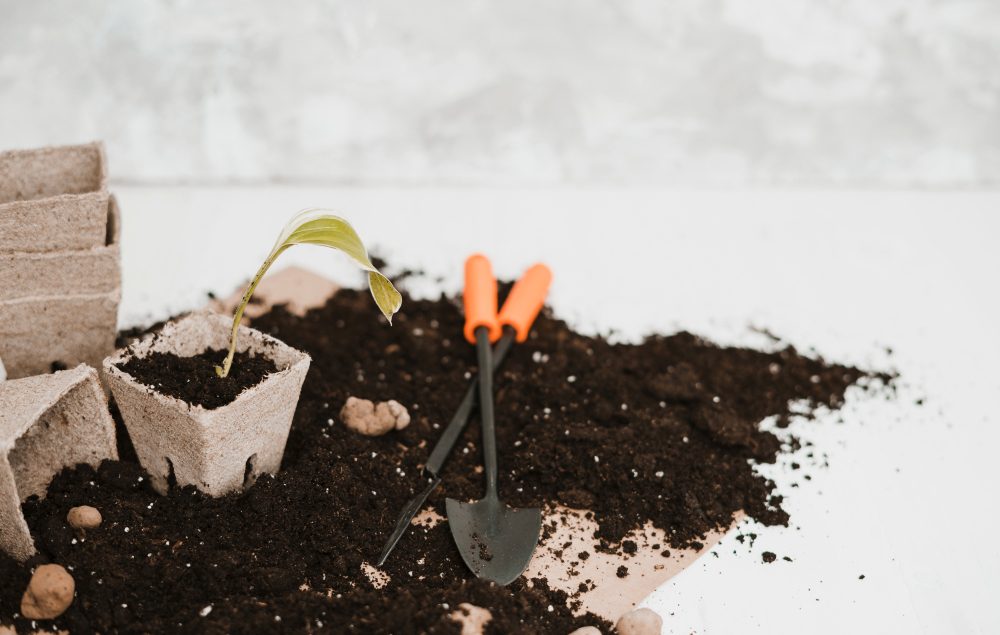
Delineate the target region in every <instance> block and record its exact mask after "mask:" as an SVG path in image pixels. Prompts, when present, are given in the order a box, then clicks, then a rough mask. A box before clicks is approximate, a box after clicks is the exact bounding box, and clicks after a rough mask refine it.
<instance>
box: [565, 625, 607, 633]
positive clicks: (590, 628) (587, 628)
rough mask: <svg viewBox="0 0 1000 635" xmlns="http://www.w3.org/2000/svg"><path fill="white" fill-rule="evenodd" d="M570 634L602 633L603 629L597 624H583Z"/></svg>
mask: <svg viewBox="0 0 1000 635" xmlns="http://www.w3.org/2000/svg"><path fill="white" fill-rule="evenodd" d="M569 635H601V629H599V628H597V627H596V626H582V627H580V628H578V629H576V630H575V631H573V632H572V633H570V634H569Z"/></svg>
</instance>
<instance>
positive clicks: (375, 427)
mask: <svg viewBox="0 0 1000 635" xmlns="http://www.w3.org/2000/svg"><path fill="white" fill-rule="evenodd" d="M340 418H341V419H342V420H343V422H344V425H345V426H347V427H348V428H349V429H351V430H354V431H355V432H358V433H360V434H363V435H366V436H369V437H378V436H382V435H383V434H385V433H386V432H388V431H389V430H392V428H393V426H394V423H395V422H394V421H392V420H386V419H385V418H381V419H380V418H379V417H376V416H375V403H374V402H372V401H370V400H368V399H358V398H357V397H348V398H347V401H346V402H345V403H344V407H343V408H342V409H341V410H340Z"/></svg>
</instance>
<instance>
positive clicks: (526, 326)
mask: <svg viewBox="0 0 1000 635" xmlns="http://www.w3.org/2000/svg"><path fill="white" fill-rule="evenodd" d="M550 284H552V271H551V270H550V269H549V268H548V267H546V266H545V265H543V264H542V263H538V264H536V265H533V266H532V267H531V268H530V269H528V270H527V271H525V272H524V275H523V276H521V279H520V280H518V281H517V282H516V283H514V288H513V289H511V290H510V294H509V295H508V296H507V300H506V301H505V302H504V303H503V308H502V309H500V315H499V316H498V320H499V322H500V325H501V326H509V327H511V328H513V329H514V331H515V332H516V333H517V341H518V342H523V341H524V340H526V339H528V332H529V331H530V330H531V325H532V323H533V322H534V321H535V318H536V317H538V312H539V311H541V310H542V305H544V304H545V296H547V295H548V293H549V285H550Z"/></svg>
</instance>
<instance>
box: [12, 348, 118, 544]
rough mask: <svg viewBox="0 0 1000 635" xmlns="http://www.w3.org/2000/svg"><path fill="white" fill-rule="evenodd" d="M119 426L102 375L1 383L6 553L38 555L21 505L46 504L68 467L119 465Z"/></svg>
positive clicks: (79, 371) (81, 370)
mask: <svg viewBox="0 0 1000 635" xmlns="http://www.w3.org/2000/svg"><path fill="white" fill-rule="evenodd" d="M117 458H118V448H117V445H116V443H115V424H114V421H113V420H112V419H111V415H110V414H109V413H108V402H107V398H106V397H105V396H104V389H103V388H102V387H101V384H100V382H99V381H98V378H97V371H96V370H95V369H93V368H91V367H90V366H86V365H84V364H81V365H79V366H77V367H76V368H73V369H71V370H64V371H60V372H55V373H50V374H46V375H38V376H37V377H26V378H24V379H10V380H7V381H4V382H0V551H5V552H6V553H8V554H9V555H11V556H13V557H14V558H17V559H18V560H25V559H27V558H29V557H30V556H31V555H33V554H34V553H35V546H34V543H33V542H32V540H31V533H30V532H29V531H28V525H27V524H26V523H25V521H24V516H22V515H21V503H23V502H24V501H25V500H27V499H28V498H29V497H30V496H38V497H40V498H44V497H45V494H46V490H47V489H48V486H49V482H50V481H51V480H52V477H54V476H55V475H56V474H58V473H59V472H60V471H61V470H62V469H63V468H65V467H72V466H74V465H77V464H79V463H87V464H90V465H91V466H93V467H95V468H96V467H97V466H98V465H100V463H101V461H103V460H104V459H117Z"/></svg>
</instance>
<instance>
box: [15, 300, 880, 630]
mask: <svg viewBox="0 0 1000 635" xmlns="http://www.w3.org/2000/svg"><path fill="white" fill-rule="evenodd" d="M506 288H507V287H505V289H506ZM253 325H254V327H255V328H258V329H260V330H262V331H264V332H267V333H270V334H272V335H274V336H275V337H277V338H279V339H281V340H283V341H284V342H286V343H287V344H289V345H291V346H293V347H296V348H299V349H301V350H304V351H306V352H308V353H309V354H310V355H311V356H312V358H313V362H312V367H311V369H310V371H309V375H308V377H307V378H306V381H305V385H304V387H303V389H302V396H301V400H300V403H299V406H298V410H297V412H296V415H295V421H294V424H293V426H292V430H291V434H290V436H289V439H288V446H287V450H286V453H285V457H284V462H283V465H282V471H281V472H280V473H279V474H278V475H276V476H274V477H270V476H265V477H262V478H261V479H260V480H258V481H257V484H256V485H255V486H254V487H252V488H251V489H250V490H248V491H247V492H246V493H244V494H241V495H233V496H229V497H226V498H222V499H211V498H208V497H206V496H204V495H202V494H200V493H198V492H197V491H195V490H194V489H192V488H187V489H184V490H177V489H176V488H175V489H174V490H172V491H171V492H170V494H169V495H168V496H165V497H163V496H158V495H157V494H155V493H154V492H153V491H152V489H151V488H150V487H149V482H148V479H146V478H145V477H144V474H143V471H142V470H141V468H140V467H139V466H138V464H137V463H135V459H134V455H133V456H130V453H129V448H128V447H122V448H121V450H122V460H121V461H120V462H105V463H104V464H103V465H102V466H101V467H100V469H98V470H97V471H96V472H95V471H94V470H92V469H89V468H83V467H81V468H79V469H75V470H67V471H66V472H64V473H62V474H61V475H60V476H58V477H57V478H56V479H55V480H54V481H53V483H52V485H51V487H50V488H49V494H48V497H47V498H46V499H45V500H41V501H39V500H29V501H28V502H26V503H25V504H24V513H25V516H26V518H27V521H28V524H29V526H30V527H31V530H32V533H33V535H34V536H35V540H36V544H37V545H38V547H39V551H40V553H39V555H37V556H36V557H35V558H34V559H33V560H31V561H29V562H28V563H25V564H19V563H16V562H14V561H12V560H10V559H9V558H7V557H6V556H2V555H0V580H3V584H2V589H0V623H3V624H12V623H13V624H15V625H16V627H17V629H18V632H27V631H28V629H29V627H30V626H31V624H30V623H29V621H27V620H24V619H21V618H15V615H16V614H17V612H18V604H19V601H20V597H21V593H22V592H23V590H24V588H25V586H26V584H27V581H28V578H29V577H30V572H31V569H30V567H31V566H33V565H36V564H38V563H42V562H49V561H52V562H58V563H60V564H63V565H64V566H67V567H68V568H69V569H70V570H71V573H72V575H73V577H74V578H75V579H76V584H77V597H76V601H75V602H74V603H73V605H72V606H71V607H70V609H69V610H68V611H67V612H66V613H65V614H64V615H63V616H62V617H60V618H58V619H57V620H55V621H54V623H44V624H42V626H44V627H45V628H49V627H50V626H52V625H54V626H56V627H58V628H69V629H70V630H71V632H72V633H90V632H102V633H116V632H118V633H283V632H288V633H317V632H337V633H339V632H357V633H390V632H391V633H459V632H460V630H461V627H460V624H459V623H458V622H456V621H455V620H454V619H453V618H452V617H451V616H452V614H453V613H454V612H455V611H457V610H458V605H459V604H460V603H470V604H473V605H476V606H479V607H483V608H486V609H488V610H489V611H490V612H491V613H492V619H491V620H490V621H489V622H488V623H487V625H486V632H488V633H556V634H560V633H569V632H570V631H572V630H574V629H575V628H578V627H580V626H584V625H588V624H589V625H594V626H597V627H599V628H600V629H601V630H602V631H603V632H605V633H608V632H611V625H610V624H607V623H606V622H604V621H603V620H602V619H600V618H598V617H596V616H593V615H586V614H585V615H581V616H574V615H573V608H574V607H575V606H577V602H578V600H576V599H575V598H573V597H570V596H567V595H566V594H565V593H563V592H561V591H555V590H551V589H550V588H549V587H548V585H547V584H546V581H545V580H543V579H534V580H524V579H522V580H520V581H517V582H515V583H514V584H512V585H510V586H509V587H506V588H502V587H496V586H494V585H492V584H490V583H486V582H482V581H479V580H476V579H475V578H473V577H472V576H471V574H470V573H469V572H468V570H467V569H466V568H465V566H464V564H463V563H462V560H461V557H460V556H459V554H458V552H457V550H456V548H455V546H454V545H453V543H452V540H451V536H450V532H449V531H448V527H447V525H446V524H444V523H442V524H438V525H436V526H434V527H428V526H415V527H413V528H412V529H411V531H409V532H408V533H407V534H406V535H405V536H404V537H403V539H402V541H401V543H400V544H399V546H398V547H397V548H396V551H395V552H394V553H393V554H392V556H391V557H390V558H389V560H388V562H387V563H386V566H385V567H384V568H383V570H382V573H384V574H386V575H387V576H388V580H387V581H385V578H384V577H383V576H373V575H371V569H370V565H369V564H368V563H372V562H374V561H375V559H376V558H377V555H378V553H379V551H380V550H381V547H382V544H383V542H384V540H385V538H386V537H387V535H388V533H389V532H390V531H391V530H392V527H393V524H394V522H395V520H396V515H397V513H398V512H399V509H400V507H401V506H402V505H403V504H404V503H405V502H406V501H407V500H408V499H409V497H410V496H412V495H413V493H414V492H415V490H416V488H418V487H422V485H423V480H422V479H421V477H420V466H421V464H422V463H423V462H424V461H425V460H426V459H427V456H428V453H429V451H430V447H431V446H432V445H433V443H434V442H435V441H436V440H437V438H438V435H439V434H440V432H441V430H442V429H443V427H444V425H445V424H446V423H447V422H448V420H449V419H450V417H451V415H452V413H453V411H454V409H455V407H456V406H457V404H458V403H459V401H460V399H461V397H462V394H463V392H464V390H465V388H466V386H467V384H468V381H469V378H470V374H471V373H474V372H475V353H474V351H473V348H472V347H471V346H469V345H468V344H467V343H466V342H465V341H464V339H463V338H462V335H461V329H462V315H461V310H460V306H459V303H458V302H457V301H456V300H455V299H452V298H447V297H441V298H439V299H437V300H414V299H410V298H407V299H405V300H404V304H403V311H402V312H401V313H400V314H398V315H397V316H396V318H395V323H394V325H393V326H392V327H391V328H390V327H389V326H388V325H387V324H386V323H385V322H384V320H382V319H381V318H380V316H379V314H378V310H377V308H376V307H375V306H374V304H373V303H372V302H371V298H370V297H369V295H368V293H367V292H360V291H351V290H343V291H340V292H339V293H337V294H336V295H335V296H334V297H333V298H332V299H331V300H330V301H329V302H328V303H327V304H326V305H325V306H323V307H320V308H317V309H314V310H311V311H309V312H308V313H307V314H306V315H305V316H304V317H297V316H295V315H293V314H291V313H289V312H288V311H286V310H284V309H283V308H282V307H277V308H275V309H273V310H272V311H270V312H269V313H267V314H265V315H263V316H261V317H259V318H257V319H255V320H254V324H253ZM215 363H218V358H217V356H213V357H212V360H211V364H215ZM247 366H248V362H247V360H245V359H244V360H240V359H238V360H237V361H236V363H235V364H234V368H235V369H236V370H237V371H238V370H239V369H240V368H241V367H244V368H246V367H247ZM207 367H208V368H211V365H208V366H207ZM130 372H131V371H130ZM191 372H193V371H192V369H191V368H185V369H183V370H180V369H178V371H177V373H176V378H177V379H178V381H180V378H181V377H183V376H184V375H185V374H187V373H191ZM886 379H887V378H886V377H885V376H877V375H872V374H868V373H866V372H864V371H862V370H860V369H857V368H853V367H849V366H843V365H839V364H834V363H828V362H825V361H823V360H822V359H818V358H814V357H809V356H805V355H802V354H800V353H799V352H798V351H796V350H795V349H794V348H791V347H785V348H782V349H781V350H778V351H776V352H762V351H757V350H750V349H746V348H733V347H722V346H718V345H715V344H713V343H711V342H708V341H705V340H703V339H701V338H699V337H697V336H695V335H691V334H689V333H677V334H674V335H668V336H663V335H654V336H650V337H648V338H646V339H645V340H644V341H642V342H641V343H638V344H612V343H609V342H608V341H606V339H604V338H600V337H590V336H585V335H582V334H579V333H576V332H574V331H573V330H572V329H571V328H569V327H568V326H567V325H566V323H565V322H563V321H561V320H559V319H557V318H555V317H553V316H551V315H548V314H543V315H542V316H540V317H539V319H538V321H537V322H536V324H535V328H534V330H533V332H532V335H531V337H530V339H529V340H528V341H527V342H526V343H524V344H521V345H518V346H517V347H515V348H514V350H513V351H512V352H511V354H510V356H509V358H508V360H507V361H506V363H505V365H504V367H503V368H502V370H501V371H499V372H498V373H497V375H496V385H497V396H496V412H497V442H498V452H499V463H500V469H501V472H500V488H501V491H502V494H503V496H504V498H505V499H506V500H508V501H509V502H510V503H511V504H512V505H516V506H548V505H553V504H561V505H565V506H569V507H574V508H581V509H588V510H591V511H592V513H593V517H594V519H595V520H596V521H597V522H598V523H599V525H600V530H599V533H598V535H596V536H594V537H593V549H594V550H623V552H629V553H631V552H633V551H634V550H635V549H636V545H635V543H634V542H632V541H629V540H625V542H623V539H625V538H626V536H627V534H628V533H629V531H630V530H632V529H634V528H636V527H639V526H641V525H642V524H644V523H645V522H647V521H649V522H651V523H653V524H654V525H655V526H656V527H659V528H662V529H663V530H665V532H666V535H667V536H668V542H669V544H664V545H663V546H662V550H663V552H664V553H665V554H669V550H668V549H667V547H672V548H678V549H679V548H685V547H691V546H698V541H699V540H700V539H702V537H703V536H704V535H705V533H706V532H709V531H710V530H714V529H717V528H725V527H728V526H729V525H730V523H731V521H732V518H733V514H734V513H735V512H737V511H739V510H743V511H744V512H745V513H746V514H747V515H749V516H750V517H752V518H755V519H757V520H759V521H761V522H762V523H764V524H769V525H784V524H787V523H788V520H789V517H788V514H787V513H786V512H785V511H784V510H783V509H782V506H781V505H782V500H781V497H780V496H778V495H776V494H775V493H774V485H773V483H772V482H770V481H769V480H767V479H766V478H764V477H762V476H761V475H760V474H759V473H758V472H757V470H756V468H755V464H757V463H770V462H774V461H775V460H776V458H777V457H778V455H779V454H780V453H781V452H784V451H788V450H789V449H791V446H794V445H795V444H794V442H793V443H792V444H788V443H787V442H786V443H783V442H782V441H781V440H779V438H778V436H776V435H775V434H773V433H772V432H768V431H764V430H762V429H761V426H760V423H761V421H762V420H763V419H765V418H768V417H776V418H777V421H778V422H779V425H784V424H785V423H787V422H788V421H789V418H790V417H792V416H803V415H805V416H808V412H809V411H810V410H811V409H815V408H819V407H825V408H829V409H836V408H839V407H840V406H841V405H842V404H843V403H844V399H845V391H846V390H847V389H848V388H849V387H850V386H853V385H856V384H859V383H860V384H878V383H879V381H880V380H881V381H884V380H886ZM168 380H169V378H168V377H160V378H159V379H158V380H157V381H158V383H156V384H155V385H156V386H157V389H159V390H172V389H174V388H177V386H174V387H169V386H168V383H167V382H168ZM184 383H185V384H187V383H188V382H184ZM177 389H178V390H186V388H184V387H179V388H177ZM183 394H184V395H185V396H184V398H185V399H193V398H194V396H193V394H192V393H183ZM179 396H180V394H179ZM349 396H356V397H362V398H367V399H372V400H375V401H382V400H387V399H395V400H397V401H399V402H401V403H402V404H404V405H405V406H406V407H407V408H408V409H409V412H410V415H411V417H412V423H411V424H410V425H409V426H408V427H407V428H406V429H404V430H401V431H394V432H390V433H388V434H386V435H385V436H382V437H377V438H370V437H363V436H360V435H358V434H356V433H353V432H351V431H350V430H348V429H346V428H345V427H344V426H343V425H342V423H341V422H340V421H339V420H338V412H339V410H340V408H341V406H342V405H343V404H344V402H345V400H346V399H347V397H349ZM793 402H794V403H796V407H795V414H794V415H793V412H792V409H791V405H790V404H791V403H793ZM119 425H120V424H119ZM119 438H120V439H122V440H124V441H125V442H126V443H127V437H126V436H125V435H120V437H119ZM479 438H480V436H479V430H478V421H476V420H473V421H472V422H470V426H469V429H468V430H467V432H466V435H465V437H464V439H463V440H462V441H461V442H460V444H459V445H458V447H457V448H456V451H455V453H454V455H453V457H452V458H451V460H450V461H449V463H448V464H447V465H446V468H445V472H446V476H445V480H444V482H443V483H442V485H441V487H439V488H438V490H437V491H436V492H435V494H434V495H433V496H432V497H431V499H430V500H429V505H431V506H432V507H433V508H434V509H435V510H436V511H438V512H439V513H441V514H443V513H444V501H445V498H446V497H447V496H451V497H456V498H459V499H477V498H479V497H481V495H482V491H483V482H482V477H481V475H480V474H479V473H477V471H476V470H477V467H478V466H479V465H480V463H481V448H480V446H479ZM75 505H93V506H94V507H97V508H98V509H99V510H100V511H101V513H102V514H103V516H104V522H103V524H102V526H101V527H100V528H98V529H95V530H91V531H88V532H86V533H85V534H83V533H80V534H76V533H74V531H73V530H71V529H70V528H69V527H68V525H67V524H66V521H65V518H66V513H67V511H68V510H69V508H70V507H73V506H75ZM543 540H544V537H543ZM585 553H586V552H582V553H580V554H579V557H580V558H581V559H582V558H584V557H585ZM757 557H760V556H757ZM366 571H367V572H366ZM620 575H628V572H627V570H626V571H623V572H621V573H620ZM383 583H384V586H382V584H383ZM600 584H601V581H600V580H593V581H583V580H581V589H582V590H583V589H587V588H591V587H593V586H594V585H597V587H598V588H599V587H600Z"/></svg>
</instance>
